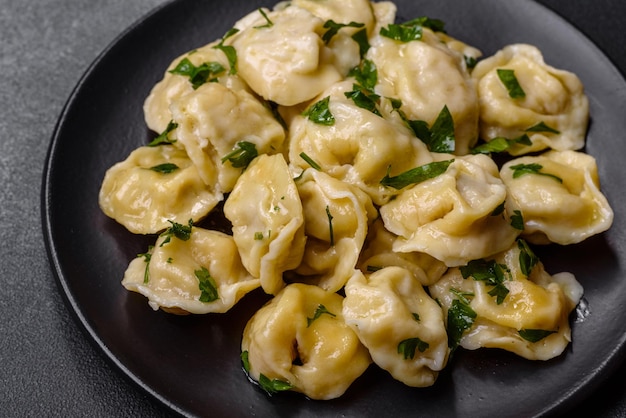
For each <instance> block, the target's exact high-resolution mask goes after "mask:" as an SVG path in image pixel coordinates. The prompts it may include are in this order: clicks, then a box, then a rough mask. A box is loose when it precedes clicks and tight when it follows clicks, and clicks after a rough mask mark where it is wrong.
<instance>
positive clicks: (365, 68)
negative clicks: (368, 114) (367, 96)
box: [348, 59, 378, 93]
mask: <svg viewBox="0 0 626 418" xmlns="http://www.w3.org/2000/svg"><path fill="white" fill-rule="evenodd" d="M348 77H354V79H355V80H356V82H357V84H358V85H360V86H361V87H362V88H364V89H365V90H368V91H371V92H372V93H373V92H374V87H376V83H378V69H377V68H376V64H374V62H373V61H371V60H368V59H365V60H363V61H361V63H360V64H359V65H357V66H356V67H354V68H353V69H351V70H350V71H349V72H348Z"/></svg>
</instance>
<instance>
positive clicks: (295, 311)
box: [241, 283, 371, 399]
mask: <svg viewBox="0 0 626 418" xmlns="http://www.w3.org/2000/svg"><path fill="white" fill-rule="evenodd" d="M342 301H343V298H342V297H341V296H340V295H338V294H336V293H332V292H327V291H325V290H323V289H321V288H319V287H317V286H311V285H306V284H301V283H294V284H290V285H288V286H287V287H285V288H284V289H283V290H282V291H281V292H280V293H279V294H277V295H276V296H275V297H274V298H273V299H272V300H271V301H270V302H269V303H268V304H266V305H265V306H263V307H262V308H261V309H259V310H258V311H257V312H256V313H255V314H254V316H253V317H252V318H251V319H250V321H248V323H247V324H246V327H245V329H244V331H243V339H242V342H241V350H242V357H243V358H244V367H245V368H246V369H247V372H248V374H249V375H250V377H251V378H252V379H254V380H256V381H257V382H259V383H260V384H261V387H263V388H264V389H265V390H267V391H268V392H271V391H272V388H273V387H275V386H276V385H273V383H276V382H280V383H281V385H280V386H281V387H282V389H287V390H292V391H296V392H300V393H303V394H304V395H306V396H307V397H309V398H311V399H334V398H337V397H339V396H341V395H342V394H343V393H344V392H345V391H346V390H347V389H348V387H349V386H350V385H351V384H352V382H354V380H356V379H357V378H358V377H359V376H360V375H361V374H362V373H363V372H364V371H365V370H366V369H367V368H368V367H369V365H370V363H371V358H370V355H369V353H368V351H367V349H366V348H365V347H364V346H363V344H361V342H360V341H359V339H358V337H357V336H356V334H355V333H354V331H352V329H350V328H349V327H348V326H347V325H346V323H345V322H344V319H343V315H342V310H341V309H342ZM268 384H269V385H268ZM268 386H269V387H268Z"/></svg>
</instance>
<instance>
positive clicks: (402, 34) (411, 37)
mask: <svg viewBox="0 0 626 418" xmlns="http://www.w3.org/2000/svg"><path fill="white" fill-rule="evenodd" d="M422 28H428V29H431V30H432V31H434V32H445V30H444V22H443V21H441V20H439V19H431V18H429V17H426V16H423V17H418V18H416V19H413V20H409V21H408V22H404V23H401V24H389V25H387V27H386V28H381V29H380V34H381V35H382V36H384V37H386V38H390V39H393V40H396V41H400V42H411V41H419V40H421V39H422V34H423V31H422Z"/></svg>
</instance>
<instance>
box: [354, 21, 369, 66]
mask: <svg viewBox="0 0 626 418" xmlns="http://www.w3.org/2000/svg"><path fill="white" fill-rule="evenodd" d="M352 39H353V40H354V42H356V43H357V44H358V45H359V54H360V55H361V59H363V57H364V56H365V54H367V51H369V49H370V42H369V38H368V36H367V28H363V29H361V30H359V31H357V32H355V33H354V35H352Z"/></svg>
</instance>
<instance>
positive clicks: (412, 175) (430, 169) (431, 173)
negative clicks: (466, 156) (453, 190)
mask: <svg viewBox="0 0 626 418" xmlns="http://www.w3.org/2000/svg"><path fill="white" fill-rule="evenodd" d="M453 161H454V160H446V161H435V162H432V163H428V164H424V165H421V166H419V167H415V168H412V169H410V170H408V171H405V172H404V173H400V174H398V175H397V176H394V177H389V170H387V174H386V175H385V177H383V179H382V180H381V181H380V184H382V185H383V186H387V187H393V188H394V189H397V190H400V189H402V188H404V187H406V186H408V185H411V184H417V183H421V182H423V181H425V180H428V179H432V178H435V177H437V176H438V175H440V174H443V173H445V172H446V170H447V169H448V167H449V166H450V164H452V162H453ZM390 168H391V167H390Z"/></svg>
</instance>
